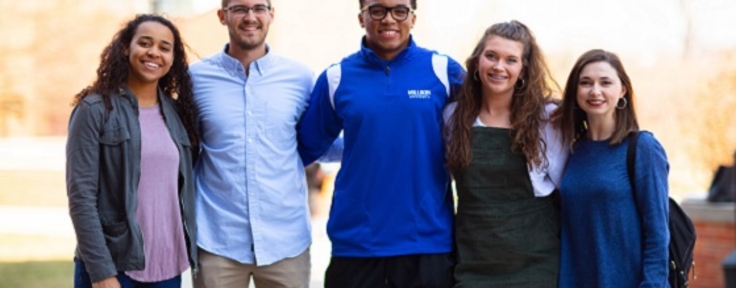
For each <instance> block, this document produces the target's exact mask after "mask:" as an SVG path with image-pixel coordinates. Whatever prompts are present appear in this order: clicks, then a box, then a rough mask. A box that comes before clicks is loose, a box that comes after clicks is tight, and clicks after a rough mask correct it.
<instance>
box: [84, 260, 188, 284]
mask: <svg viewBox="0 0 736 288" xmlns="http://www.w3.org/2000/svg"><path fill="white" fill-rule="evenodd" d="M117 278H118V282H120V287H121V288H181V275H177V276H176V277H174V278H171V279H168V280H163V281H159V282H150V283H149V282H138V281H135V280H133V279H130V277H128V275H125V272H122V271H121V272H118V276H117ZM74 288H92V280H90V279H89V273H87V267H85V266H84V262H82V260H80V259H78V258H75V259H74Z"/></svg>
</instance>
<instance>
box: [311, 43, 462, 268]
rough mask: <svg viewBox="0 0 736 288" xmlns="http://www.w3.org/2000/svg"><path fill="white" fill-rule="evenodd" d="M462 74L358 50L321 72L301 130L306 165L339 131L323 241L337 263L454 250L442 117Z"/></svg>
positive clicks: (413, 51) (439, 62)
mask: <svg viewBox="0 0 736 288" xmlns="http://www.w3.org/2000/svg"><path fill="white" fill-rule="evenodd" d="M464 76H465V71H464V70H463V68H462V67H461V66H460V65H459V64H458V63H457V62H456V61H454V60H452V59H451V58H449V57H447V56H444V55H441V54H437V53H436V52H433V51H430V50H427V49H424V48H421V47H418V46H416V44H415V43H414V41H413V40H410V44H409V46H408V47H407V48H406V49H405V50H404V51H402V52H401V53H400V54H399V55H398V56H397V57H396V58H394V59H393V60H390V61H385V60H382V59H380V58H379V57H378V56H377V55H376V54H375V53H374V52H373V51H372V50H370V49H368V48H367V47H365V45H363V46H362V48H361V50H360V51H358V52H356V53H354V54H352V55H350V56H348V57H346V58H344V59H343V60H342V61H341V62H340V63H339V64H335V65H333V66H331V67H329V68H328V69H327V70H325V71H324V72H323V73H322V74H321V75H320V77H319V78H318V80H317V83H316V86H315V88H314V91H313V92H312V95H311V98H310V104H309V107H308V109H307V111H306V113H305V115H304V117H303V118H302V120H301V122H300V124H299V127H298V140H299V153H300V155H301V157H302V159H303V161H304V163H305V164H308V163H311V162H312V161H314V160H315V159H317V158H318V157H319V156H320V155H322V154H323V153H324V152H325V151H326V150H327V149H328V148H329V147H330V145H331V144H332V142H333V140H335V138H336V137H337V136H338V135H339V134H340V131H343V132H344V141H345V148H344V152H343V157H342V163H341V169H340V171H339V173H338V174H337V178H336V180H335V191H334V196H333V202H332V208H331V209H330V218H329V221H328V224H327V233H328V236H329V237H330V240H331V241H332V254H333V256H336V257H388V256H398V255H410V254H434V253H447V252H450V251H451V250H452V231H453V229H452V225H453V206H452V203H453V202H452V195H451V192H450V190H449V189H448V184H449V173H448V171H447V169H446V168H445V165H444V151H445V150H444V145H443V137H442V126H443V120H442V110H443V108H444V107H445V104H446V103H447V102H448V100H449V99H450V95H452V93H453V91H456V90H459V85H460V84H461V83H462V80H463V77H464Z"/></svg>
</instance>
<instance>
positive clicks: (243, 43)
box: [230, 31, 266, 50]
mask: <svg viewBox="0 0 736 288" xmlns="http://www.w3.org/2000/svg"><path fill="white" fill-rule="evenodd" d="M230 39H232V40H233V44H235V45H237V46H238V48H240V49H242V50H253V49H256V48H258V47H261V45H263V43H264V42H265V41H266V35H256V36H253V37H243V36H242V35H239V34H238V33H236V32H234V31H231V32H230Z"/></svg>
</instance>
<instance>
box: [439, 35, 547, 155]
mask: <svg viewBox="0 0 736 288" xmlns="http://www.w3.org/2000/svg"><path fill="white" fill-rule="evenodd" d="M491 36H499V37H503V38H505V39H508V40H512V41H517V42H520V43H521V44H522V45H523V47H524V52H523V53H524V54H523V55H522V65H523V68H522V71H521V73H520V75H519V80H518V81H517V85H516V86H515V87H514V92H513V98H512V100H511V126H512V128H513V130H515V132H516V133H515V134H514V136H513V137H514V139H513V141H512V149H513V150H514V151H521V152H522V153H523V154H524V157H525V158H526V160H527V163H528V164H529V165H531V164H536V165H546V161H547V160H546V158H545V157H544V156H543V155H544V152H545V151H546V143H545V142H544V141H543V139H542V137H541V134H540V128H541V127H542V125H543V122H544V121H546V119H544V106H545V105H546V104H547V103H549V102H551V101H552V99H551V98H550V96H551V95H552V93H554V90H553V88H552V87H551V85H555V86H557V83H556V82H555V81H554V79H552V76H551V74H550V72H549V69H548V68H547V64H546V62H545V60H544V55H543V54H542V51H541V49H540V48H539V46H538V45H537V41H536V39H535V37H534V34H532V32H531V30H529V28H527V27H526V25H524V24H522V23H521V22H518V21H510V22H503V23H497V24H494V25H493V26H491V27H489V28H488V29H486V31H485V33H484V34H483V37H481V39H480V40H479V41H478V44H476V45H475V49H474V50H473V53H472V54H471V55H470V57H468V59H467V60H465V67H466V68H467V69H468V73H467V74H466V75H465V79H464V80H463V84H462V86H461V89H460V92H459V93H458V95H457V106H456V107H455V111H454V113H453V114H452V117H451V118H450V121H449V124H448V129H446V130H445V134H446V135H447V136H448V139H449V141H448V144H447V157H446V158H447V166H448V167H450V168H451V169H463V168H465V167H467V166H468V165H469V164H470V159H471V156H472V155H471V151H470V142H471V136H472V135H471V131H472V127H473V123H474V122H475V119H476V118H477V117H478V114H479V113H480V106H481V103H482V88H481V85H482V83H481V82H480V81H479V80H476V78H475V77H474V75H475V73H476V71H477V70H478V62H479V58H480V56H481V53H483V50H484V49H485V43H486V41H487V40H488V38H489V37H491ZM520 84H521V85H520Z"/></svg>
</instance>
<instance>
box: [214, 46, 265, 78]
mask: <svg viewBox="0 0 736 288" xmlns="http://www.w3.org/2000/svg"><path fill="white" fill-rule="evenodd" d="M229 46H230V44H229V43H228V44H225V47H224V48H223V49H222V51H220V54H219V58H220V63H222V66H223V67H224V68H225V69H226V70H227V71H230V72H244V71H243V68H244V67H243V65H242V63H240V60H238V59H235V58H234V57H233V56H230V55H229V54H227V48H228V47H229ZM273 61H274V57H273V53H271V46H269V45H268V44H266V55H263V57H261V58H258V59H256V61H253V62H252V63H250V73H258V76H263V75H264V74H266V73H267V72H268V71H269V70H268V69H269V68H271V64H272V63H273Z"/></svg>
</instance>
